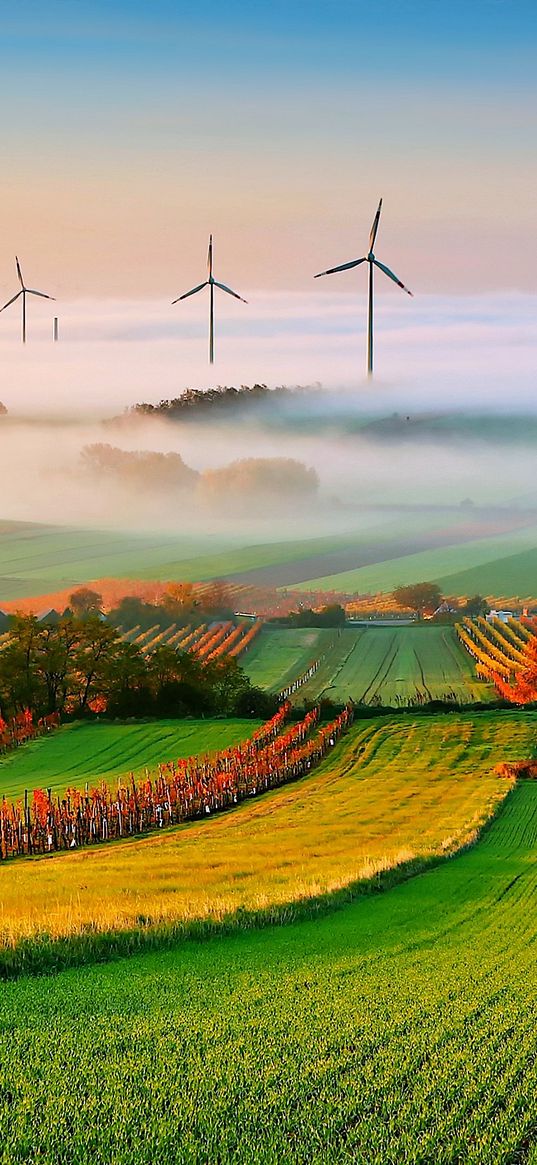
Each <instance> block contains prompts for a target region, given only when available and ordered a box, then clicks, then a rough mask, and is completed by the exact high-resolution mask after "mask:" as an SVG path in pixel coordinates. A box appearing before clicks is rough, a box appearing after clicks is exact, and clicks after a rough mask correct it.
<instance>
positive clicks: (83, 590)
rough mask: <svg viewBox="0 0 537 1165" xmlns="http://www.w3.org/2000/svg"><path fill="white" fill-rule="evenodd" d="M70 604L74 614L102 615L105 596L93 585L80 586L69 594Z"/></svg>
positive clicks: (80, 615)
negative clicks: (93, 587) (94, 588)
mask: <svg viewBox="0 0 537 1165" xmlns="http://www.w3.org/2000/svg"><path fill="white" fill-rule="evenodd" d="M69 606H70V608H71V610H72V612H73V615H76V616H78V617H82V616H84V615H100V614H101V612H102V609H103V596H102V595H100V594H99V592H98V591H94V590H92V589H91V587H78V590H76V591H73V593H72V595H69Z"/></svg>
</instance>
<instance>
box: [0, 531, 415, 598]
mask: <svg viewBox="0 0 537 1165" xmlns="http://www.w3.org/2000/svg"><path fill="white" fill-rule="evenodd" d="M388 520H389V516H387V517H386V521H388ZM414 520H415V521H416V519H414ZM424 520H426V519H424ZM381 521H382V519H381V517H379V515H378V514H374V515H371V514H367V513H365V514H361V515H360V516H359V518H358V519H356V526H357V528H358V527H359V530H358V531H357V532H350V533H349V532H345V533H342V534H337V535H334V534H332V535H327V536H325V537H318V538H307V539H302V540H298V541H297V539H296V538H291V537H290V538H289V539H288V540H286V541H274V542H270V543H260V544H257V543H255V542H254V544H252V531H251V529H247V528H246V529H244V530H242V531H241V528H240V524H238V525H237V529H236V531H235V532H234V533H231V534H230V533H227V534H226V535H225V536H215V535H200V536H199V537H194V536H192V535H185V534H179V535H177V536H172V535H170V534H167V533H165V532H163V531H157V532H156V533H153V534H149V533H147V532H146V533H144V532H135V531H133V532H124V531H117V530H93V529H89V530H88V529H76V528H73V527H68V526H65V527H62V526H46V525H39V524H36V523H30V522H2V523H0V601H2V600H4V601H9V600H12V599H21V598H25V597H27V596H30V597H31V596H32V595H39V594H46V593H47V592H53V591H56V590H61V589H63V588H66V587H70V586H73V587H75V586H78V585H80V583H83V582H87V581H88V580H91V579H97V578H105V577H107V578H141V579H161V580H164V581H166V580H168V579H170V580H171V579H181V580H184V581H192V582H196V581H204V580H206V579H212V578H225V577H226V576H228V575H233V574H236V573H238V572H241V571H248V570H255V569H262V568H263V567H266V566H271V565H273V564H278V563H287V562H294V561H300V559H302V558H308V557H310V556H315V555H322V554H328V553H330V552H334V551H337V550H339V549H344V548H346V547H348V546H349V545H354V544H355V542H356V541H357V539H362V540H364V539H366V540H367V537H368V533H367V531H368V529H369V527H370V526H372V525H375V523H376V524H377V526H379V524H380V523H381ZM430 521H431V519H430V517H429V523H430ZM381 529H382V527H381V526H379V529H375V530H374V531H373V533H372V537H375V536H376V537H380V530H381Z"/></svg>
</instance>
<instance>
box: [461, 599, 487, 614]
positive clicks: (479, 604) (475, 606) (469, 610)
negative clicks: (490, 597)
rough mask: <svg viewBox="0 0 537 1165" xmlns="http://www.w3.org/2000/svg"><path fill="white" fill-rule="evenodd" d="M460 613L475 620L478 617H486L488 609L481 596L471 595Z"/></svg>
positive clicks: (485, 601)
mask: <svg viewBox="0 0 537 1165" xmlns="http://www.w3.org/2000/svg"><path fill="white" fill-rule="evenodd" d="M462 611H463V614H464V615H469V616H470V618H477V617H478V616H479V615H488V613H489V611H490V607H489V604H488V603H487V600H486V599H484V598H483V596H482V595H472V597H471V598H470V599H468V600H467V601H466V603H465V604H464V606H463V608H462Z"/></svg>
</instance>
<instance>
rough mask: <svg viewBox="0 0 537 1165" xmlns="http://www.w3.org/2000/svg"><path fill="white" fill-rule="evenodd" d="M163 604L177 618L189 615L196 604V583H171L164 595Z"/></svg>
mask: <svg viewBox="0 0 537 1165" xmlns="http://www.w3.org/2000/svg"><path fill="white" fill-rule="evenodd" d="M162 606H163V607H164V608H165V609H166V611H168V612H169V613H170V615H171V616H172V617H173V618H175V619H177V618H179V619H180V618H182V617H183V616H186V615H189V614H190V612H191V611H192V610H193V608H194V607H195V606H196V598H195V592H194V584H193V583H191V582H173V583H169V584H168V586H167V587H166V590H165V592H164V594H163V596H162Z"/></svg>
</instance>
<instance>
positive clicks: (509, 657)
mask: <svg viewBox="0 0 537 1165" xmlns="http://www.w3.org/2000/svg"><path fill="white" fill-rule="evenodd" d="M457 634H458V636H459V639H460V642H461V643H462V645H463V646H464V647H465V648H466V651H467V652H468V653H469V654H470V655H471V656H472V658H473V659H474V660H475V663H476V672H477V675H478V676H479V677H480V678H481V679H486V680H491V681H492V682H493V683H496V682H497V680H498V678H499V679H500V680H502V681H503V682H508V681H509V680H510V679H511V678H512V677H513V676H515V675H516V674H517V673H518V672H520V671H521V670H522V669H523V668H524V665H525V663H526V658H527V657H526V648H527V645H528V643H530V642H531V640H532V639H533V638H534V637H535V636H534V632H533V631H532V630H530V628H528V627H526V626H524V625H523V624H522V623H520V622H519V620H517V619H511V620H510V621H509V623H502V622H501V621H500V620H499V619H494V620H491V621H488V620H486V619H483V618H480V619H468V618H466V619H464V622H463V623H462V624H461V623H458V624H457Z"/></svg>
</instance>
